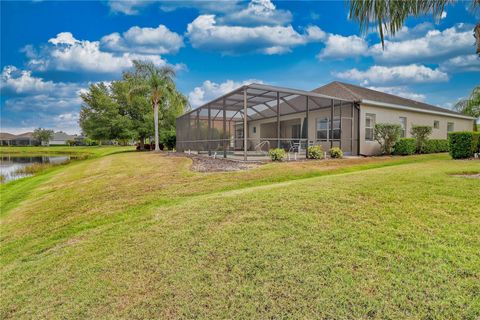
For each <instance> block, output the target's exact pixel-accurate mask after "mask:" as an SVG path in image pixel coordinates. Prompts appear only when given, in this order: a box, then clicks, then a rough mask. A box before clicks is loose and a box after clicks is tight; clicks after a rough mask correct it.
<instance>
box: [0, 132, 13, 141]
mask: <svg viewBox="0 0 480 320" xmlns="http://www.w3.org/2000/svg"><path fill="white" fill-rule="evenodd" d="M15 138H16V135H14V134H11V133H7V132H0V140H14V139H15Z"/></svg>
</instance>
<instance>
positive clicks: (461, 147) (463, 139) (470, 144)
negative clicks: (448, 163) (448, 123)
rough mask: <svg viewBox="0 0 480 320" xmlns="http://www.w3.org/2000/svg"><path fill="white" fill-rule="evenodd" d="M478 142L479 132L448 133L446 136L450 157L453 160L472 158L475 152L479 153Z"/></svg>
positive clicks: (479, 138)
mask: <svg viewBox="0 0 480 320" xmlns="http://www.w3.org/2000/svg"><path fill="white" fill-rule="evenodd" d="M479 140H480V132H474V131H461V132H450V133H449V134H448V142H449V148H450V155H451V156H452V158H453V159H465V158H471V157H473V155H474V153H475V152H479Z"/></svg>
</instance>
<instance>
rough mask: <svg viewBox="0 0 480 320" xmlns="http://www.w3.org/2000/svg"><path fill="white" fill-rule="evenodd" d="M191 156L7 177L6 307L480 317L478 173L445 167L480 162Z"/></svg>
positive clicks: (21, 310)
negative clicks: (226, 164)
mask: <svg viewBox="0 0 480 320" xmlns="http://www.w3.org/2000/svg"><path fill="white" fill-rule="evenodd" d="M189 165H190V160H189V159H186V158H172V157H166V156H164V155H159V154H154V153H136V152H127V153H116V154H110V155H106V156H101V155H98V157H94V158H90V159H88V160H84V161H79V162H74V163H71V164H69V165H66V166H62V167H57V168H55V169H54V170H51V171H47V172H43V173H41V174H39V175H37V176H34V177H31V178H26V179H23V180H19V181H16V182H13V183H9V184H7V185H4V186H1V187H0V191H1V194H2V198H1V206H2V213H1V216H0V219H1V226H0V273H1V276H0V285H1V288H2V289H1V290H2V298H1V299H0V306H1V307H0V312H1V313H0V317H1V318H12V319H13V318H15V319H17V318H68V319H72V318H111V319H117V318H128V319H132V318H137V319H144V318H148V319H150V318H203V319H212V318H240V319H251V318H262V319H263V318H275V319H277V318H308V319H311V318H325V319H366V318H378V319H386V318H391V319H398V318H409V319H478V318H479V317H480V232H479V230H480V180H478V179H468V178H462V177H455V176H451V175H450V174H451V173H455V172H460V171H463V172H480V162H479V161H453V160H450V159H449V157H448V155H446V154H442V155H424V156H410V157H401V158H398V157H393V158H369V159H345V160H329V161H309V162H297V163H282V164H268V165H265V166H261V167H259V168H257V169H254V170H250V171H244V172H231V173H210V174H204V173H195V172H191V171H190V170H189ZM16 194H17V195H16Z"/></svg>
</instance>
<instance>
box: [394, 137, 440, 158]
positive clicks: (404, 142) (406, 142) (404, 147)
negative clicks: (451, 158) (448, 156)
mask: <svg viewBox="0 0 480 320" xmlns="http://www.w3.org/2000/svg"><path fill="white" fill-rule="evenodd" d="M416 150H417V141H416V139H415V138H401V139H400V140H398V141H397V143H396V144H395V146H394V147H393V153H394V154H397V155H403V156H405V155H410V154H415V152H416ZM448 150H449V144H448V140H447V139H431V140H427V141H426V142H425V146H424V147H423V153H439V152H448Z"/></svg>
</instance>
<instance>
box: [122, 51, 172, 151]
mask: <svg viewBox="0 0 480 320" xmlns="http://www.w3.org/2000/svg"><path fill="white" fill-rule="evenodd" d="M132 62H133V66H134V68H135V71H134V73H133V74H127V75H126V76H125V78H127V79H129V81H131V83H132V87H131V89H130V94H131V95H133V94H139V93H140V94H146V95H147V96H148V98H149V100H150V102H151V104H152V107H153V115H154V125H155V151H159V150H160V147H159V134H158V113H159V108H160V107H164V108H165V107H166V104H167V103H169V102H168V101H169V100H171V99H174V98H175V97H176V95H178V92H177V91H176V89H175V83H174V82H173V79H174V77H175V71H174V70H173V69H172V68H171V67H170V66H163V67H157V66H155V65H154V64H153V63H152V62H148V61H138V60H134V61H132Z"/></svg>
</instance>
